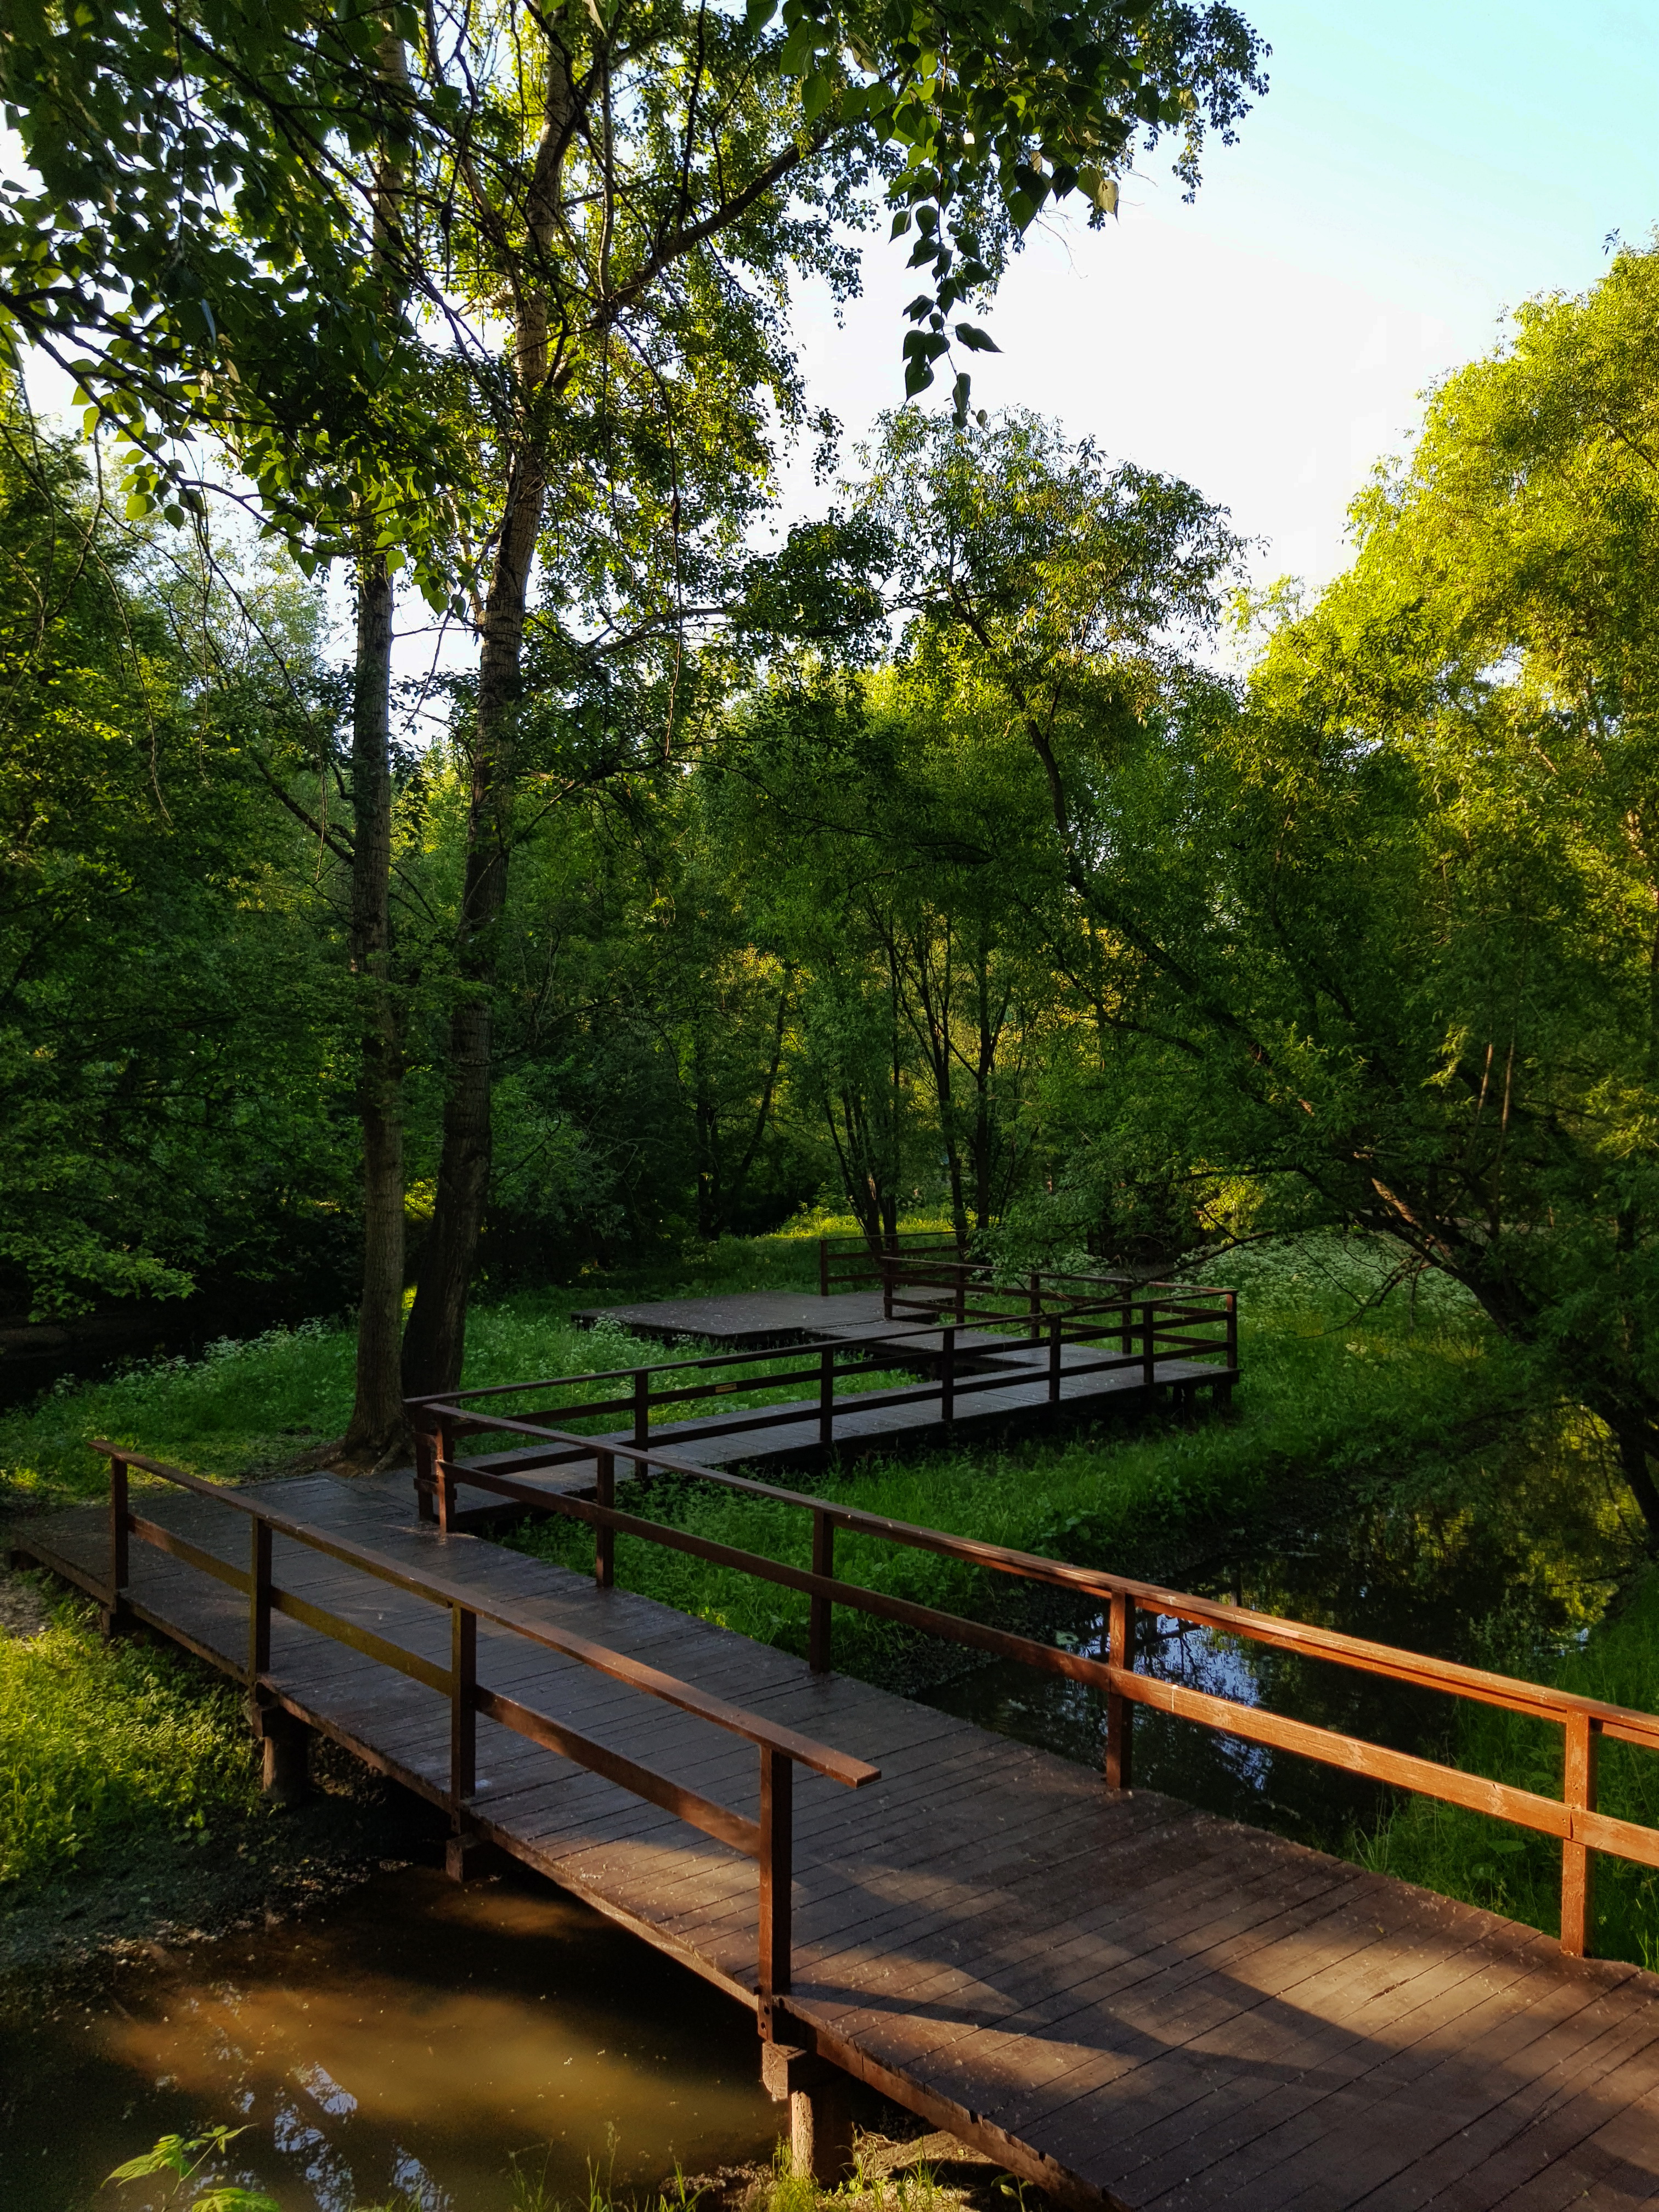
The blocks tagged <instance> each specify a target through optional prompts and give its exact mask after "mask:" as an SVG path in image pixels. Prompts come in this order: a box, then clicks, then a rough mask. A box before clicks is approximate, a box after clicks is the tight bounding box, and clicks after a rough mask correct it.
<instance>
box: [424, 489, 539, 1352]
mask: <svg viewBox="0 0 1659 2212" xmlns="http://www.w3.org/2000/svg"><path fill="white" fill-rule="evenodd" d="M543 491H544V477H543V473H542V466H541V463H540V459H539V457H538V456H535V455H533V454H526V455H523V456H521V457H520V459H519V461H518V462H517V463H516V464H515V465H514V467H513V474H512V477H510V479H509V481H508V486H507V512H506V515H505V517H504V519H503V523H502V527H501V540H500V544H499V548H498V550H497V553H496V556H495V573H494V574H493V575H492V577H491V579H490V586H489V600H488V602H487V603H486V605H485V609H484V630H483V660H482V662H481V665H480V667H479V671H478V716H477V740H476V742H475V744H474V746H473V753H472V788H471V797H470V803H469V806H468V812H467V837H466V880H465V887H464V889H463V891H462V896H461V919H460V927H459V942H458V946H457V954H458V957H457V966H458V968H459V990H458V995H457V998H456V1002H455V1007H454V1011H453V1013H452V1014H451V1016H450V1022H449V1091H448V1096H447V1098H446V1099H445V1102H444V1137H443V1153H442V1157H441V1160H440V1162H439V1166H438V1188H437V1194H436V1198H435V1201H434V1205H433V1211H432V1231H431V1234H430V1236H429V1237H428V1240H427V1245H426V1249H425V1251H424V1252H423V1253H422V1257H421V1268H420V1279H419V1284H418V1286H417V1288H416V1293H415V1309H414V1311H413V1312H412V1313H411V1314H410V1317H409V1327H408V1328H407V1330H406V1331H405V1332H404V1357H403V1373H404V1388H405V1389H406V1390H408V1391H409V1393H410V1395H411V1396H416V1395H422V1394H424V1393H429V1392H431V1391H435V1390H453V1389H454V1388H455V1386H456V1384H457V1383H459V1381H460V1379H461V1360H462V1357H463V1354H464V1353H465V1348H466V1304H467V1294H468V1291H469V1289H470V1287H471V1280H472V1269H473V1263H474V1261H475V1259H476V1257H477V1249H478V1231H479V1230H480V1228H481V1227H482V1226H483V1209H484V1200H485V1198H486V1197H487V1196H488V1194H489V1162H490V1122H489V1091H490V1079H491V1072H492V1049H493V1042H494V1010H493V1006H492V1003H491V1001H492V994H493V991H494V986H495V966H496V959H497V952H498V943H497V940H498V938H499V935H500V925H501V913H502V909H503V908H504V907H505V905H506V903H507V859H508V855H509V853H510V851H511V847H512V829H513V756H514V750H515V744H514V740H515V731H514V726H513V723H514V715H515V713H516V710H517V707H518V701H519V694H520V688H521V681H522V679H521V676H520V659H521V656H522V653H523V649H524V627H525V610H526V604H527V600H528V597H529V591H530V569H531V563H532V561H533V560H534V558H535V552H536V537H537V532H538V531H539V529H540V527H541V519H542V495H543Z"/></svg>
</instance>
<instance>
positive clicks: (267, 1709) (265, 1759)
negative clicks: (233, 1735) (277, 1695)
mask: <svg viewBox="0 0 1659 2212" xmlns="http://www.w3.org/2000/svg"><path fill="white" fill-rule="evenodd" d="M252 1722H253V1732H254V1734H255V1735H257V1736H258V1739H259V1743H260V1747H261V1752H262V1759H261V1772H260V1777H259V1786H260V1788H261V1789H262V1790H264V1794H265V1796H267V1797H269V1798H270V1801H271V1802H272V1803H273V1804H276V1805H303V1804H304V1803H305V1802H306V1800H307V1797H309V1796H310V1795H311V1730H310V1729H308V1728H307V1726H306V1724H305V1723H304V1722H303V1721H297V1720H295V1717H294V1716H293V1714H292V1713H290V1712H289V1711H287V1710H286V1708H285V1707H283V1706H282V1705H255V1706H254V1708H253V1711H252Z"/></svg>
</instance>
